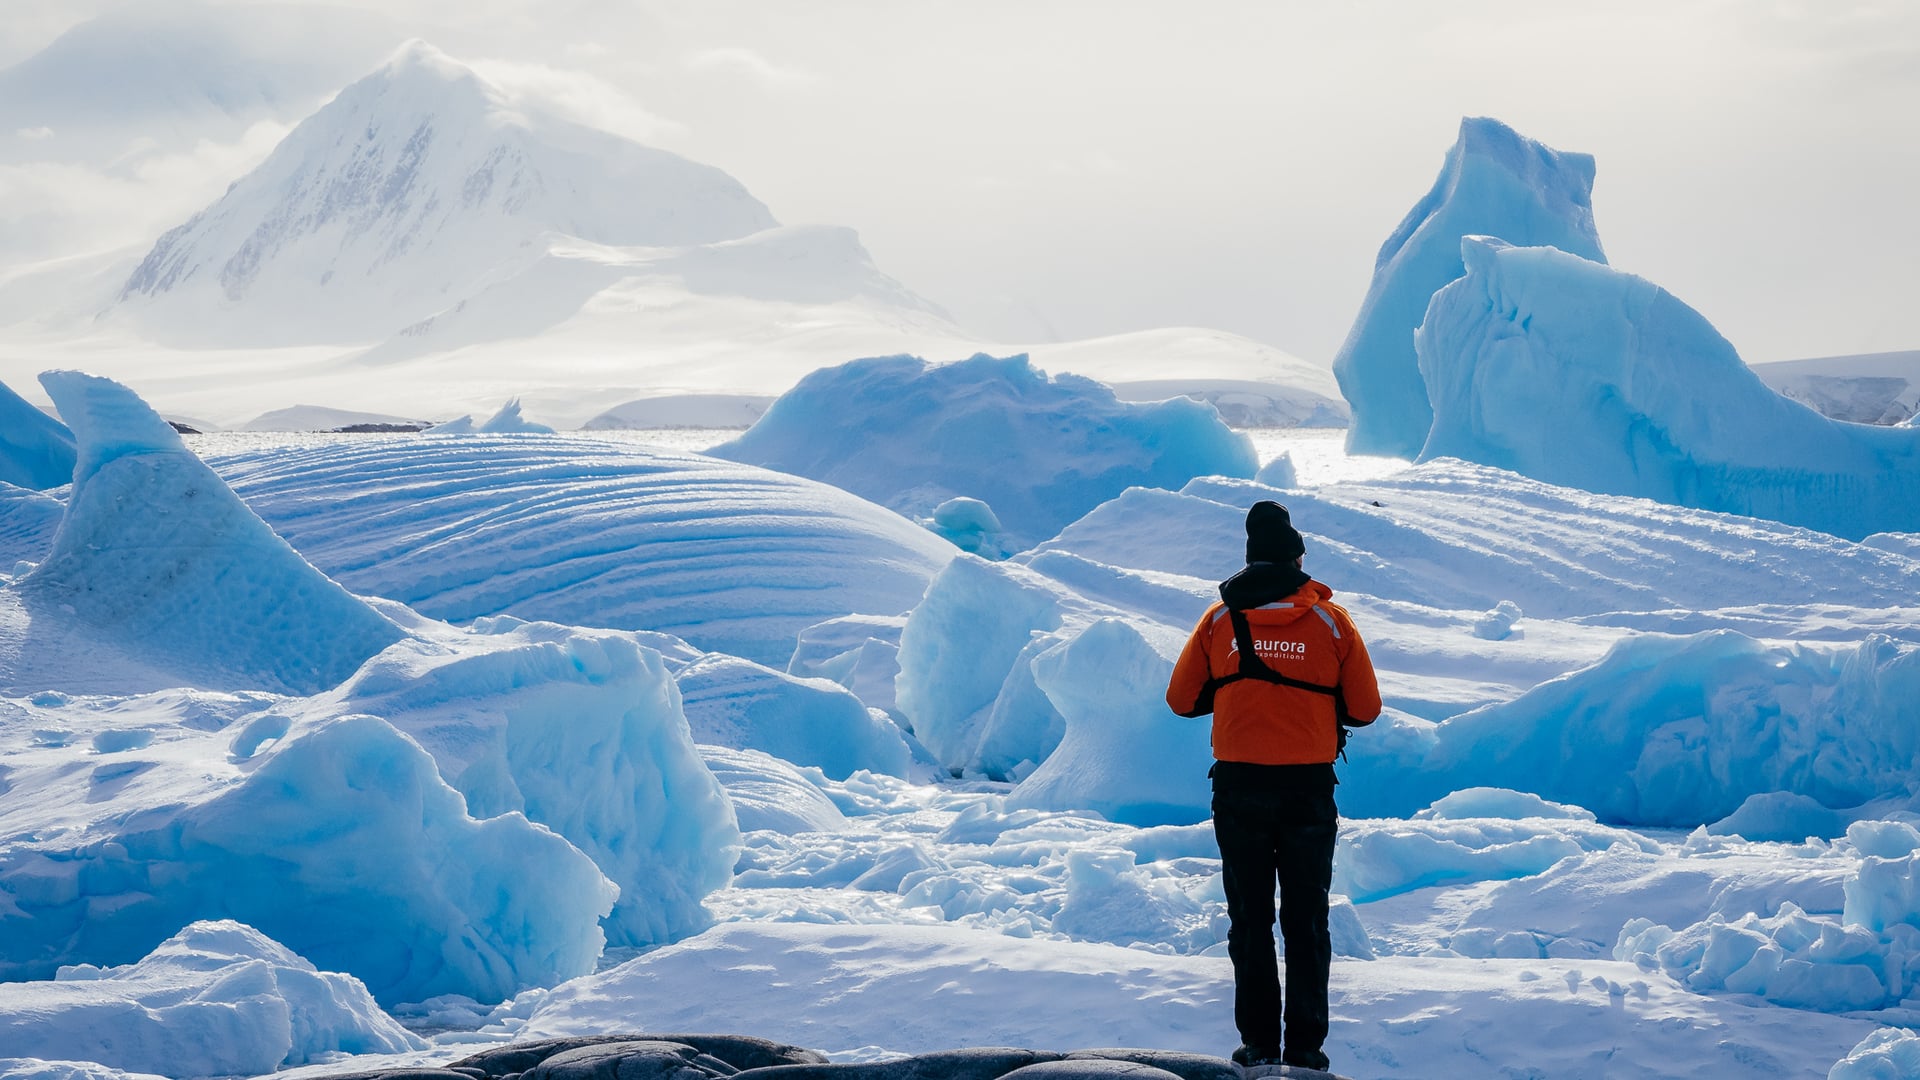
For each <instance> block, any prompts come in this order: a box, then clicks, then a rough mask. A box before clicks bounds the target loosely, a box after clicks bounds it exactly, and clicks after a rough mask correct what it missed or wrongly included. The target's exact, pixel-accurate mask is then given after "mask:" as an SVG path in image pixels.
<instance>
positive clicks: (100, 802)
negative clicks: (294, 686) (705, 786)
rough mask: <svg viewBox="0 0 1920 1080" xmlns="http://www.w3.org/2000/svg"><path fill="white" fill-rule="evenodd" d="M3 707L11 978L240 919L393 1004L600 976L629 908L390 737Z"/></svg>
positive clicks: (268, 722) (91, 709)
mask: <svg viewBox="0 0 1920 1080" xmlns="http://www.w3.org/2000/svg"><path fill="white" fill-rule="evenodd" d="M36 700H37V701H38V702H39V703H38V704H34V703H29V702H25V701H22V700H20V699H9V700H7V701H5V702H0V753H3V754H4V756H5V759H6V761H7V775H6V783H5V785H0V837H4V841H3V842H0V909H4V910H6V911H8V912H11V913H14V916H15V917H13V918H10V919H9V920H8V931H7V933H6V934H5V935H4V936H0V978H5V979H45V978H49V977H51V976H52V975H53V974H54V972H55V970H56V969H57V968H58V967H59V966H61V965H71V964H81V963H88V964H96V965H113V964H125V963H131V962H133V961H135V960H138V959H139V958H140V957H141V956H143V955H145V954H147V953H148V952H150V951H151V950H152V949H153V948H154V946H156V945H157V944H159V943H160V942H162V941H164V940H166V939H167V938H168V937H170V936H172V935H173V934H175V933H177V932H178V931H179V930H180V928H181V927H183V926H185V925H187V924H189V923H192V922H194V921H196V920H199V919H207V918H233V919H238V920H240V921H242V922H245V923H247V924H248V925H249V926H253V927H255V928H257V929H259V930H260V931H261V932H262V933H264V934H266V935H268V936H270V937H271V938H273V939H274V940H276V941H279V942H281V943H283V944H284V945H285V946H286V947H287V948H288V949H290V950H292V951H293V952H295V953H297V954H298V955H300V956H302V957H304V958H306V959H307V960H308V961H310V962H312V963H313V964H314V965H315V966H316V967H318V968H319V969H321V970H324V971H339V972H345V973H347V974H351V975H353V976H354V977H356V978H358V979H359V980H361V981H362V982H363V983H365V984H366V986H367V988H368V989H369V990H370V991H371V992H372V993H373V995H374V997H375V998H376V999H378V1000H379V1001H381V1002H382V1003H392V1002H396V1001H418V1000H423V999H425V998H428V997H432V996H434V995H436V994H442V993H461V994H465V995H467V996H469V997H473V998H476V999H480V1000H485V1001H498V1000H500V999H501V998H504V997H506V996H508V995H511V994H513V993H515V992H517V991H519V990H521V989H524V988H526V987H528V986H536V985H537V986H545V985H551V984H553V983H555V982H558V981H560V980H562V979H566V978H571V977H573V976H575V975H579V974H582V973H584V972H588V971H591V970H592V969H593V965H594V961H595V959H596V958H597V957H598V956H599V954H600V951H601V948H602V947H603V945H604V942H605V937H604V935H603V934H602V932H601V929H600V924H599V921H600V918H601V916H603V915H605V914H606V913H607V911H608V910H609V909H610V908H611V907H612V906H613V902H614V899H615V895H616V889H615V887H614V885H613V883H611V882H609V881H608V880H607V879H606V877H605V876H604V875H602V874H601V872H600V871H599V869H598V868H596V867H595V866H594V864H593V862H592V860H590V859H589V858H587V856H585V855H583V854H581V853H580V851H579V850H577V849H576V848H574V847H573V846H572V845H571V844H568V843H567V842H566V841H565V840H564V839H562V838H561V837H559V836H557V835H555V834H554V833H552V832H550V831H548V830H547V829H546V828H544V827H541V826H538V825H534V824H532V823H531V822H529V821H528V820H527V819H526V818H525V817H524V816H523V815H521V814H519V813H508V814H503V815H501V816H499V817H494V818H489V819H486V820H484V821H477V820H475V819H473V818H472V817H470V816H468V813H467V807H466V804H465V801H464V800H463V799H462V798H461V797H460V794H459V793H458V792H456V791H455V790H454V789H453V788H451V787H449V786H447V784H446V782H445V781H443V780H442V779H441V778H440V774H439V771H438V770H437V769H436V768H435V766H434V762H433V759H432V758H431V757H429V756H428V754H427V753H426V752H425V751H424V750H422V749H421V748H420V745H419V744H418V743H416V742H414V741H413V740H412V739H409V738H407V737H406V736H404V735H402V734H400V733H399V732H398V731H396V730H395V729H394V728H393V726H392V725H390V724H388V723H386V722H385V721H383V720H380V719H378V718H376V717H372V716H366V715H349V716H337V717H328V718H322V719H309V718H302V717H298V716H291V715H288V714H287V713H286V712H285V711H281V710H279V709H276V708H274V699H271V698H265V699H263V698H262V697H260V696H259V695H249V696H241V697H236V696H232V695H208V694H205V693H198V692H194V693H183V692H178V691H175V692H169V693H166V694H159V695H149V696H146V697H138V698H123V699H112V698H107V699H96V698H79V699H73V700H68V699H67V698H66V697H65V696H64V695H40V696H39V698H37V699H36Z"/></svg>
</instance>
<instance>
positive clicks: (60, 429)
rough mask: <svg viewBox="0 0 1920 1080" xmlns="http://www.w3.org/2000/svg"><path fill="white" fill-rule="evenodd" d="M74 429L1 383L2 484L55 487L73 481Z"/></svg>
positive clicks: (0, 457) (0, 471)
mask: <svg viewBox="0 0 1920 1080" xmlns="http://www.w3.org/2000/svg"><path fill="white" fill-rule="evenodd" d="M73 461H74V449H73V432H72V431H70V430H68V429H67V425H65V424H63V423H61V422H60V421H58V420H56V419H54V418H53V417H51V416H48V415H47V414H46V413H43V412H41V411H40V410H39V409H36V408H34V407H33V406H32V405H29V404H28V403H27V402H26V400H25V399H23V398H21V396H20V395H19V394H16V393H14V392H13V390H12V389H11V388H9V387H8V386H7V384H6V383H0V484H11V485H13V486H15V487H24V488H36V489H40V488H51V487H59V486H60V485H62V484H66V483H71V482H72V480H73Z"/></svg>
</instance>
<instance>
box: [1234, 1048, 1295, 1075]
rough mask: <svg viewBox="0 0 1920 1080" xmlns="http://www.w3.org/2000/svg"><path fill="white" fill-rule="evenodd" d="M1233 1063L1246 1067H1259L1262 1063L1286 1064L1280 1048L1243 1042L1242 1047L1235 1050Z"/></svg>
mask: <svg viewBox="0 0 1920 1080" xmlns="http://www.w3.org/2000/svg"><path fill="white" fill-rule="evenodd" d="M1233 1063H1234V1064H1235V1065H1238V1066H1240V1067H1242V1068H1246V1069H1257V1068H1259V1067H1260V1066H1262V1065H1284V1064H1286V1062H1285V1061H1284V1060H1283V1059H1282V1058H1281V1057H1280V1050H1279V1048H1278V1047H1273V1046H1252V1045H1249V1044H1247V1043H1241V1044H1240V1049H1238V1050H1235V1051H1234V1052H1233Z"/></svg>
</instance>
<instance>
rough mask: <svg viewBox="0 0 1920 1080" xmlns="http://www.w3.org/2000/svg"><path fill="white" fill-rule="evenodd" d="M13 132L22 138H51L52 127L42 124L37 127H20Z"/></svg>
mask: <svg viewBox="0 0 1920 1080" xmlns="http://www.w3.org/2000/svg"><path fill="white" fill-rule="evenodd" d="M14 134H15V135H17V136H19V137H20V138H22V139H51V138H53V129H52V128H50V127H47V126H46V125H45V124H42V125H41V126H39V127H30V128H21V129H20V130H19V131H16V132H14Z"/></svg>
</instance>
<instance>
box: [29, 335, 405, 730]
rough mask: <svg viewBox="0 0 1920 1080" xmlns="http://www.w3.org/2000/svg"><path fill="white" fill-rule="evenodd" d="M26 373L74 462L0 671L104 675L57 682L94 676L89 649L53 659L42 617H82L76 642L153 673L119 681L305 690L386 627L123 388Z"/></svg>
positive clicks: (79, 377)
mask: <svg viewBox="0 0 1920 1080" xmlns="http://www.w3.org/2000/svg"><path fill="white" fill-rule="evenodd" d="M40 381H41V384H42V385H44V386H45V387H46V388H47V393H48V394H49V395H50V396H51V397H52V398H53V400H54V403H55V404H56V405H58V406H59V408H60V414H61V415H62V416H64V417H66V418H67V422H68V423H69V424H71V425H72V426H73V429H74V432H75V434H76V435H77V437H78V443H79V447H78V463H77V464H76V465H75V467H74V472H73V492H72V494H71V495H70V496H69V497H68V500H67V509H66V516H65V517H64V518H63V519H62V521H61V523H60V527H59V531H58V532H56V533H55V534H54V537H53V544H52V550H51V551H49V552H48V553H47V555H46V557H45V559H44V560H43V561H41V562H40V564H39V565H38V566H37V567H35V568H34V569H33V571H32V572H31V573H29V574H27V575H25V576H24V577H22V578H20V579H19V580H18V582H17V585H16V586H15V587H16V588H17V589H18V597H19V603H20V604H21V606H22V607H23V608H24V609H25V610H26V611H27V612H28V613H29V615H35V613H41V614H44V615H45V617H44V618H41V619H40V623H42V624H45V625H44V626H41V625H36V628H35V629H36V633H34V634H30V635H27V636H26V637H25V638H23V639H21V641H20V643H19V645H18V647H17V649H15V648H10V647H8V646H7V644H6V642H5V641H0V681H7V679H6V677H7V676H8V675H16V676H17V675H18V673H19V672H21V671H23V670H25V669H29V668H34V667H36V666H38V667H40V668H41V669H43V670H44V671H47V672H54V673H57V674H58V675H59V677H60V679H61V680H62V681H61V682H60V683H47V684H45V685H46V686H59V687H62V688H84V689H96V690H97V689H104V688H109V687H105V686H96V685H88V686H86V687H71V686H70V684H71V682H72V680H74V679H81V680H92V679H99V678H101V677H103V675H102V673H101V672H99V671H97V670H95V669H97V668H100V667H101V666H102V665H100V664H88V665H74V664H71V663H63V662H62V660H61V657H60V655H58V652H59V650H60V649H61V648H64V647H67V646H63V645H62V644H61V643H60V642H59V641H57V640H55V639H54V638H52V637H50V636H49V630H48V629H47V628H50V627H53V626H79V627H84V628H85V631H86V633H87V635H88V636H89V638H90V639H91V640H90V641H89V642H87V643H86V647H90V648H98V647H100V646H102V645H104V646H106V647H107V648H108V649H109V650H117V651H120V652H122V653H124V654H125V655H126V656H127V657H130V658H135V659H137V660H139V661H143V662H145V663H146V664H149V665H151V666H152V667H154V668H156V669H158V670H159V671H161V672H164V673H165V674H164V675H163V676H160V678H162V679H163V681H162V682H160V683H159V685H147V686H136V687H131V689H140V690H146V689H159V687H160V686H161V685H168V686H178V685H181V683H182V681H185V682H186V683H187V684H188V685H197V686H203V687H207V688H209V689H224V690H267V691H273V692H279V693H300V694H311V693H315V692H318V691H321V690H324V689H327V688H328V687H331V686H334V685H337V684H338V683H339V682H340V681H341V680H343V679H345V678H346V677H347V676H348V675H351V674H352V673H353V671H354V669H355V668H358V667H359V666H360V665H361V663H363V662H364V661H365V660H366V659H367V658H368V657H370V656H372V655H373V654H375V653H377V652H379V651H380V650H381V649H383V648H385V647H387V646H388V645H390V644H392V643H394V642H395V641H398V640H399V639H400V637H401V631H400V629H399V627H397V626H395V625H394V624H393V623H392V622H391V621H390V620H388V619H387V618H386V617H385V616H383V615H381V614H380V613H378V612H376V611H374V610H373V608H371V607H370V606H368V605H367V604H366V603H365V602H364V601H362V600H360V599H359V598H357V597H355V596H354V595H352V594H351V593H349V592H347V590H346V589H344V588H342V587H340V586H339V585H337V584H335V583H334V582H333V581H330V580H328V578H327V577H326V576H325V575H324V574H322V573H320V571H318V570H315V569H314V568H313V567H312V566H311V565H309V564H308V563H307V561H306V560H305V559H302V558H301V557H300V556H299V554H298V553H296V552H295V551H294V550H293V549H292V548H290V547H288V546H287V544H286V541H284V540H282V539H280V537H278V536H276V535H275V534H274V532H273V530H272V529H270V528H268V527H267V525H266V523H264V522H262V521H261V520H260V519H259V518H257V517H255V516H254V514H253V512H252V511H250V510H249V509H247V507H246V505H245V504H243V503H242V502H241V501H240V500H239V499H238V498H236V497H235V496H234V494H233V492H232V491H230V490H228V488H227V486H226V484H224V483H222V482H221V480H220V478H219V477H218V476H215V475H214V473H213V470H211V469H209V468H208V467H207V466H206V465H205V464H204V463H203V462H201V460H200V459H199V458H198V457H196V456H195V455H194V454H193V452H192V451H190V450H188V449H187V448H186V446H185V445H184V444H183V443H182V442H181V441H180V436H179V435H178V434H177V433H175V432H174V430H173V428H172V427H170V426H168V424H167V422H166V421H164V420H162V419H160V416H159V414H157V413H155V412H154V411H153V410H152V409H151V408H149V407H148V406H147V404H146V402H144V401H142V400H140V398H139V397H138V396H137V395H135V394H134V393H133V391H131V390H129V389H127V388H126V387H124V386H122V385H120V384H119V383H116V382H113V381H112V380H109V379H103V378H100V377H98V376H94V375H86V374H82V373H80V372H76V371H54V372H48V373H46V374H45V375H42V376H41V377H40ZM36 617H37V616H36ZM72 647H82V646H81V645H79V644H77V643H76V644H75V645H73V646H72ZM130 668H131V665H129V669H130ZM145 677H146V678H152V677H154V676H145ZM113 689H123V690H124V689H129V688H128V687H113Z"/></svg>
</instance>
